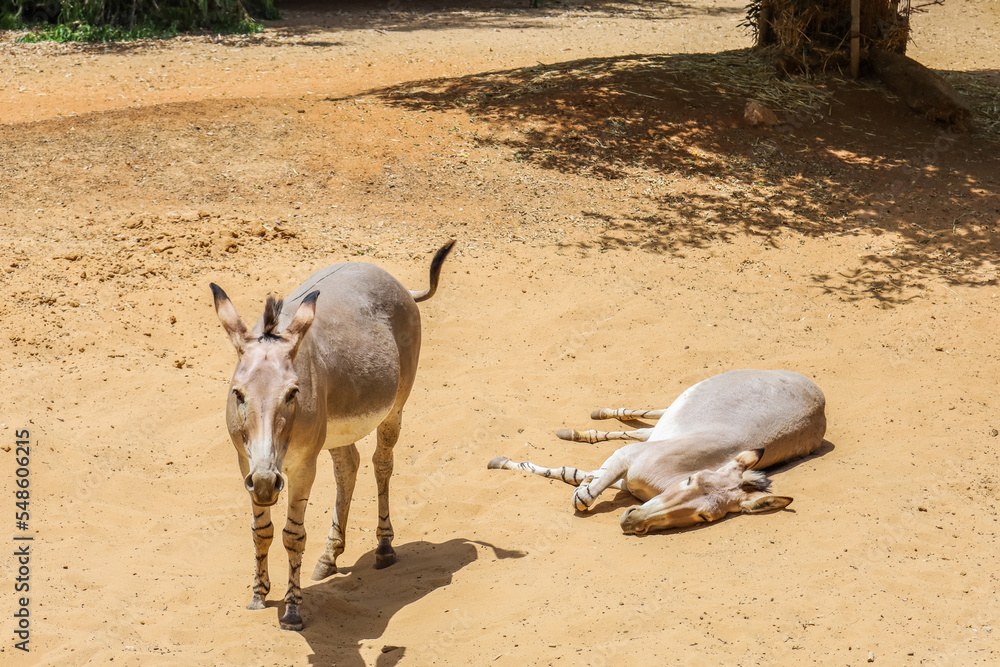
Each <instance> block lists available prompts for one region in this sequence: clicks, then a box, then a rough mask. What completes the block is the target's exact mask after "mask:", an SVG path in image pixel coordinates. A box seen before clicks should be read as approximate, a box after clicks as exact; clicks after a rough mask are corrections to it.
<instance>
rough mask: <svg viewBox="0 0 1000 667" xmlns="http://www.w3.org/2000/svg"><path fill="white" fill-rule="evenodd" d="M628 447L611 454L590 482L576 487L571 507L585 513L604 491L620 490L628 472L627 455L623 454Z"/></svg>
mask: <svg viewBox="0 0 1000 667" xmlns="http://www.w3.org/2000/svg"><path fill="white" fill-rule="evenodd" d="M629 447H630V445H626V446H625V447H622V448H621V449H619V450H618V451H616V452H615V453H614V454H612V455H611V456H610V457H609V458H608V460H607V461H605V462H604V465H602V466H601V468H600V470H598V471H597V472H595V473H594V474H593V477H592V478H591V479H590V480H587V481H585V482H583V483H582V484H580V486H578V487H576V491H574V492H573V506H574V507H575V508H576V509H577V510H578V511H580V512H585V511H587V510H588V509H590V507H591V505H593V504H594V503H595V502H596V501H597V497H598V496H599V495H601V492H603V491H604V490H605V489H608V488H614V489H621V488H622V478H623V477H624V476H625V473H626V472H628V463H629V462H628V454H627V453H625V452H626V450H628V449H629Z"/></svg>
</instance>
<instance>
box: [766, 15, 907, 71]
mask: <svg viewBox="0 0 1000 667" xmlns="http://www.w3.org/2000/svg"><path fill="white" fill-rule="evenodd" d="M912 12H913V8H912V7H911V6H910V0H861V11H860V15H861V47H862V50H863V52H867V50H868V49H871V48H875V49H880V50H882V51H890V52H893V53H900V54H902V53H905V52H906V42H907V40H908V39H909V35H910V15H911V14H912ZM746 25H748V26H750V28H751V29H752V30H753V31H754V32H755V34H756V38H757V45H758V46H777V47H778V49H779V50H780V53H781V56H782V57H783V58H784V59H785V60H786V61H794V62H797V63H799V64H800V65H801V66H802V67H803V68H805V69H817V68H818V69H824V70H825V69H828V68H830V67H831V66H833V67H835V68H843V67H844V66H845V65H846V63H847V60H848V58H849V52H850V41H851V0H752V2H751V3H750V4H749V5H748V6H747V22H746Z"/></svg>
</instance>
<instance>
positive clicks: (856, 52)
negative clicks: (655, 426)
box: [851, 0, 861, 79]
mask: <svg viewBox="0 0 1000 667" xmlns="http://www.w3.org/2000/svg"><path fill="white" fill-rule="evenodd" d="M860 64H861V0H851V76H852V77H853V78H855V79H857V78H858V68H859V66H860Z"/></svg>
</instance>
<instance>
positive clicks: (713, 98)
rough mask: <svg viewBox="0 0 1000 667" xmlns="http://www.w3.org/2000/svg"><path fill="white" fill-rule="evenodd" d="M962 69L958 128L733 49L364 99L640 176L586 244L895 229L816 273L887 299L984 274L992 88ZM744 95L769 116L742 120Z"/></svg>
mask: <svg viewBox="0 0 1000 667" xmlns="http://www.w3.org/2000/svg"><path fill="white" fill-rule="evenodd" d="M956 76H957V75H956ZM961 76H962V77H964V78H965V80H966V82H974V83H975V85H972V84H971V83H970V85H969V86H968V87H970V89H971V88H974V89H975V90H974V91H973V94H972V99H971V101H972V103H973V106H974V107H975V108H976V109H977V110H979V111H980V112H981V113H980V119H979V121H978V124H977V126H976V128H975V129H974V131H973V132H972V134H969V135H960V134H955V133H953V132H951V131H950V130H948V129H947V128H945V127H943V126H940V125H935V124H933V123H931V122H929V121H927V120H925V119H923V118H921V117H918V116H916V115H914V114H913V113H912V112H910V110H909V109H907V108H906V107H905V105H903V103H902V102H900V101H898V100H896V99H893V98H891V97H887V96H886V94H885V93H883V92H881V91H880V90H879V89H876V88H875V87H874V86H872V85H870V84H866V83H864V82H861V83H855V82H852V81H848V80H846V79H843V78H838V77H828V78H826V79H824V80H822V81H804V80H801V79H795V78H792V79H784V80H779V79H777V78H776V77H775V76H774V72H773V69H772V68H771V66H770V64H769V61H768V60H767V59H766V58H765V57H764V56H762V55H760V54H758V53H755V52H752V51H747V50H739V51H728V52H722V53H714V54H682V55H646V56H638V55H636V56H629V57H612V58H588V59H581V60H573V61H567V62H560V63H554V64H542V63H539V64H538V65H536V66H533V67H525V68H518V69H510V70H504V71H497V72H487V73H482V74H476V75H470V76H463V77H458V78H452V79H429V80H424V81H415V82H412V83H407V84H403V85H397V86H391V87H387V88H383V89H379V90H375V91H371V92H370V93H369V94H370V95H372V96H374V97H376V98H377V99H380V100H382V101H384V102H387V103H389V104H390V105H394V106H398V107H402V108H405V109H409V110H413V111H426V110H448V109H456V108H457V109H462V110H464V111H465V112H467V113H468V114H470V115H471V116H473V117H475V119H476V120H477V121H478V126H479V127H481V128H483V129H482V130H480V131H479V132H478V133H477V141H478V142H479V143H480V144H481V145H487V146H493V147H499V148H502V149H505V151H506V152H507V154H508V155H509V156H510V158H511V159H513V160H515V161H517V162H523V163H527V164H530V165H535V166H537V167H540V168H542V169H545V170H552V171H554V172H560V173H566V174H574V175H577V176H579V175H583V176H586V177H589V178H592V179H596V180H598V181H603V182H612V183H613V182H616V181H619V182H623V183H628V182H629V181H630V180H631V181H632V182H635V181H638V180H644V181H646V182H648V183H649V186H648V187H647V188H646V190H645V192H644V195H643V197H642V201H641V208H642V209H644V210H643V211H642V212H641V213H636V214H633V215H629V216H625V217H619V218H614V219H611V218H609V219H606V220H603V221H601V220H592V222H598V223H600V224H601V225H602V226H603V232H602V233H601V234H600V235H599V236H598V238H596V239H594V240H592V241H590V242H583V243H579V244H577V245H579V246H580V247H581V248H582V249H587V248H596V249H608V248H615V247H640V248H642V249H644V250H647V251H649V252H655V253H663V254H678V255H679V254H683V253H684V251H685V250H686V249H689V248H692V247H695V248H697V247H707V246H708V245H709V244H711V243H715V242H718V241H720V240H722V241H726V240H728V239H731V238H733V237H734V235H738V234H754V235H756V236H758V237H761V239H762V240H763V241H764V242H765V243H770V244H772V245H775V246H778V245H781V243H782V241H781V237H782V234H784V233H787V232H788V231H789V230H791V231H795V232H798V233H800V234H804V235H807V236H817V237H822V236H824V235H827V234H836V235H860V234H862V233H868V234H873V235H880V234H881V235H885V234H886V233H887V232H891V233H893V234H898V235H899V237H898V238H895V239H893V240H892V241H891V243H890V242H889V241H888V240H886V242H885V243H884V244H883V245H884V247H878V248H873V249H872V252H871V254H869V255H866V256H864V257H862V258H861V262H860V263H861V265H860V267H858V268H854V269H845V272H843V273H839V272H838V273H837V274H836V275H831V274H817V275H814V276H813V277H812V278H813V280H814V281H815V283H816V284H818V285H820V286H821V287H822V288H823V289H824V290H826V291H828V292H833V293H837V294H838V295H840V296H841V297H842V298H844V299H846V300H857V299H869V298H873V299H875V300H877V301H878V302H880V304H881V305H883V306H892V305H897V304H900V303H905V302H907V301H909V300H911V299H912V298H914V297H915V295H916V294H918V293H919V292H920V291H921V290H922V289H924V288H925V287H926V285H927V283H928V281H931V280H939V279H940V280H943V281H944V283H945V284H946V285H951V286H956V285H972V286H976V285H994V284H996V265H995V261H996V252H997V250H1000V247H998V242H997V240H996V239H995V234H994V230H995V229H996V227H997V225H998V224H1000V172H998V170H997V168H996V166H997V161H996V155H997V149H998V147H1000V140H998V139H1000V125H998V123H997V122H996V121H997V119H998V118H1000V88H998V87H997V86H996V85H995V84H994V83H993V81H995V76H996V72H995V71H992V70H991V71H986V72H980V73H963V74H961ZM959 87H960V88H961V86H959ZM967 92H968V91H967ZM749 98H756V99H759V100H762V101H764V102H765V104H768V105H769V106H770V107H772V108H773V110H774V111H775V112H776V113H777V116H778V120H779V123H778V124H777V125H775V126H773V127H749V126H748V125H747V124H746V123H745V122H744V120H743V115H744V107H745V105H746V103H747V100H748V99H749ZM991 110H992V111H991ZM582 213H583V214H584V215H585V216H586V215H587V213H586V212H582Z"/></svg>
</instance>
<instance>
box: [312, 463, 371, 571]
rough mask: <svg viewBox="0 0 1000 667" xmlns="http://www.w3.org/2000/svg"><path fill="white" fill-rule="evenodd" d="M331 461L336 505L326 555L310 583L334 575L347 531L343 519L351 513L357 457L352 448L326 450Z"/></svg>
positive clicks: (318, 563) (356, 476)
mask: <svg viewBox="0 0 1000 667" xmlns="http://www.w3.org/2000/svg"><path fill="white" fill-rule="evenodd" d="M330 456H331V457H332V458H333V475H334V477H335V478H336V479H337V503H336V505H334V510H333V524H332V525H331V526H330V535H329V536H328V537H327V538H326V551H324V552H323V555H322V556H320V557H319V561H317V563H316V569H315V570H313V575H312V578H313V581H319V580H321V579H326V578H327V577H329V576H330V575H331V574H335V573H336V572H337V557H338V556H339V555H340V554H342V553H344V545H345V543H346V538H345V533H346V531H347V516H348V514H349V513H350V511H351V496H353V495H354V485H355V483H356V482H357V481H358V467H359V466H360V465H361V455H360V454H358V448H357V446H356V445H348V446H347V447H335V448H334V449H331V450H330Z"/></svg>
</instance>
